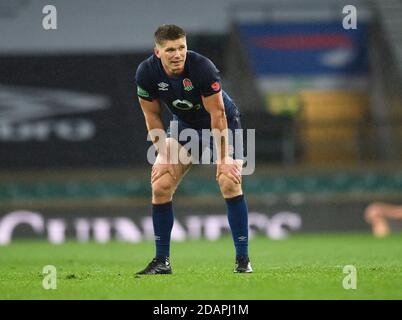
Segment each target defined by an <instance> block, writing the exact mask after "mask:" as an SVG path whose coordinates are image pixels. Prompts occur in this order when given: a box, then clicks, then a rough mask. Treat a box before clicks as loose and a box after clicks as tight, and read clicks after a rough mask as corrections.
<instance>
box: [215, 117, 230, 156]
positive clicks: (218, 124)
mask: <svg viewBox="0 0 402 320" xmlns="http://www.w3.org/2000/svg"><path fill="white" fill-rule="evenodd" d="M211 128H212V133H213V136H214V143H215V145H216V147H217V150H218V151H219V154H218V159H219V160H223V159H224V158H225V157H226V156H228V150H229V147H228V145H229V139H228V130H227V129H228V124H227V120H226V115H225V112H219V114H217V115H216V114H215V115H211Z"/></svg>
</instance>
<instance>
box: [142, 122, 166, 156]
mask: <svg viewBox="0 0 402 320" xmlns="http://www.w3.org/2000/svg"><path fill="white" fill-rule="evenodd" d="M145 122H146V126H147V129H148V134H149V136H150V137H151V141H152V143H153V144H154V146H155V148H156V150H157V151H158V153H159V154H160V155H161V156H164V157H166V156H167V149H166V141H165V138H166V137H165V134H163V135H162V134H161V133H164V132H165V128H164V126H163V123H162V120H161V119H160V118H157V117H156V118H146V120H145Z"/></svg>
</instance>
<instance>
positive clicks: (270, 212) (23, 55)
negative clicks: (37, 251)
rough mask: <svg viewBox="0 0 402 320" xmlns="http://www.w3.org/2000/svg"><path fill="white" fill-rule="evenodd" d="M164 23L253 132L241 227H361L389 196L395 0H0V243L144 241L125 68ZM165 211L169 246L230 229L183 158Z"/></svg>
mask: <svg viewBox="0 0 402 320" xmlns="http://www.w3.org/2000/svg"><path fill="white" fill-rule="evenodd" d="M48 4H51V5H53V6H54V7H55V8H56V9H57V29H54V30H45V29H44V27H43V22H44V20H45V21H47V20H46V19H47V18H46V16H47V13H48V12H47V11H45V13H44V12H43V8H44V6H45V5H48ZM347 5H353V6H354V8H356V21H354V20H353V17H352V16H351V14H352V15H353V10H352V11H347V10H346V11H345V12H343V11H344V7H345V6H347ZM349 8H350V7H349ZM345 21H346V22H345ZM353 22H355V28H354V27H353V25H354V23H353ZM163 23H173V24H177V25H180V26H181V27H183V28H184V29H185V30H186V31H187V33H188V37H187V41H188V46H189V49H191V50H194V51H197V52H199V53H201V54H204V55H206V56H207V57H209V58H210V59H211V60H212V61H213V62H214V63H215V64H216V65H217V67H218V68H219V69H220V71H221V75H222V79H223V86H224V89H225V90H226V91H227V92H228V93H229V94H230V95H231V96H232V97H233V98H234V100H235V102H236V104H237V105H238V107H239V109H240V111H241V112H242V125H243V128H252V129H255V130H256V161H257V163H256V171H255V173H254V174H253V175H249V176H245V177H244V182H243V183H244V192H245V193H246V196H247V199H248V205H249V211H250V216H249V222H250V230H251V235H257V234H260V235H264V236H266V237H267V238H270V239H282V238H284V237H287V236H291V235H292V234H294V233H303V232H310V233H311V232H314V233H328V232H366V233H368V232H371V226H370V225H369V224H368V223H367V222H366V221H365V219H364V210H365V208H366V207H367V206H368V205H369V204H370V203H372V202H376V201H381V202H387V203H392V204H402V1H401V0H385V1H368V0H367V1H347V2H345V1H338V0H325V1H323V0H314V1H312V0H307V1H297V0H291V1H289V0H286V1H271V0H265V1H259V2H258V1H256V2H254V1H239V0H220V1H214V0H204V1H197V2H195V1H194V2H193V1H182V0H170V1H146V0H136V1H129V0H115V1H107V0H80V1H78V0H72V1H62V0H52V1H41V0H39V1H37V0H35V1H33V0H12V1H11V0H0V40H1V41H0V245H7V244H8V243H10V242H11V241H13V240H15V239H19V238H33V239H47V240H48V241H50V242H52V243H56V244H57V243H63V242H64V241H66V240H69V239H72V240H78V241H82V242H86V241H92V240H94V241H97V242H108V241H111V240H116V239H117V240H121V241H128V242H132V243H136V242H139V241H142V240H146V239H152V238H153V229H152V220H151V214H150V205H151V201H150V197H151V188H150V182H149V180H150V169H151V167H150V165H149V164H148V162H147V159H146V154H147V150H148V148H149V146H150V143H149V142H147V141H146V137H147V132H146V127H145V122H144V117H143V115H142V112H141V109H140V107H139V104H138V100H137V96H136V84H135V78H134V75H135V71H136V68H137V66H138V64H139V63H140V62H141V61H142V60H144V59H145V58H147V57H148V56H149V55H150V54H152V50H153V32H154V31H155V29H156V28H157V27H158V26H159V25H160V24H163ZM345 23H346V24H345ZM344 25H345V26H351V27H352V28H344ZM163 117H164V121H166V122H167V121H168V120H169V114H168V113H167V112H165V113H164V115H163ZM174 206H175V214H176V223H175V226H174V230H173V235H172V238H173V239H174V240H178V241H183V240H187V239H198V238H201V237H203V238H207V239H212V240H213V239H218V238H220V237H221V236H223V235H226V234H229V233H228V231H229V227H228V222H227V218H226V213H225V206H224V201H223V200H222V198H221V196H220V193H219V189H218V186H217V184H216V181H215V167H212V166H204V165H202V166H201V165H196V166H193V168H192V170H191V171H190V173H189V174H188V175H187V176H186V178H185V179H184V180H183V182H182V184H181V185H180V187H179V189H178V190H177V193H176V196H175V201H174ZM390 226H391V229H392V230H393V231H399V230H401V229H402V228H401V227H402V224H401V223H399V222H398V221H392V222H391V225H390Z"/></svg>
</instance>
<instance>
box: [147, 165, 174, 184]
mask: <svg viewBox="0 0 402 320" xmlns="http://www.w3.org/2000/svg"><path fill="white" fill-rule="evenodd" d="M166 173H169V174H170V175H171V176H172V178H173V179H174V180H176V173H175V171H174V167H173V165H172V164H170V163H166V164H161V163H158V164H154V165H153V166H152V173H151V184H152V183H154V182H155V181H156V180H158V179H159V178H160V177H162V176H163V175H164V174H166Z"/></svg>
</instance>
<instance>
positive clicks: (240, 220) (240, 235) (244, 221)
mask: <svg viewBox="0 0 402 320" xmlns="http://www.w3.org/2000/svg"><path fill="white" fill-rule="evenodd" d="M225 200H226V208H227V214H228V220H229V225H230V229H231V231H232V237H233V241H234V245H235V248H236V257H239V256H248V209H247V203H246V199H245V198H244V196H243V195H239V196H236V197H233V198H226V199H225Z"/></svg>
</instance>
